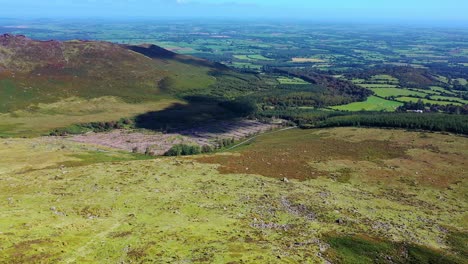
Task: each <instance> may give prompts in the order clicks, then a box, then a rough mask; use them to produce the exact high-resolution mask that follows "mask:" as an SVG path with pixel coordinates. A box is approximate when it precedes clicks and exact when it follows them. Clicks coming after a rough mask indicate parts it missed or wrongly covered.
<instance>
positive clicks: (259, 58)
mask: <svg viewBox="0 0 468 264" xmlns="http://www.w3.org/2000/svg"><path fill="white" fill-rule="evenodd" d="M248 57H249V58H250V59H253V60H263V61H272V60H273V59H270V58H267V57H265V56H263V55H260V54H255V55H248Z"/></svg>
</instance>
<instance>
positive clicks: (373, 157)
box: [0, 128, 468, 264]
mask: <svg viewBox="0 0 468 264" xmlns="http://www.w3.org/2000/svg"><path fill="white" fill-rule="evenodd" d="M467 143H468V142H467V140H466V138H464V137H458V136H455V135H443V134H437V133H420V132H405V131H401V130H382V129H364V128H359V129H356V128H334V129H322V130H320V129H317V130H312V131H311V130H299V129H291V130H288V131H282V132H278V133H274V134H268V135H262V136H259V137H258V138H257V139H256V140H254V141H252V142H251V143H250V144H248V145H244V146H241V147H239V148H236V149H234V150H232V151H231V152H226V153H218V154H211V155H205V156H198V157H176V158H170V157H159V158H155V159H151V160H149V159H148V158H147V157H143V156H142V155H134V154H131V153H122V152H118V151H115V150H113V149H109V148H104V147H102V148H96V146H94V145H86V144H81V143H80V144H78V143H74V142H70V141H67V140H65V139H63V138H34V139H0V145H1V146H2V148H1V149H0V156H1V157H2V159H0V178H1V179H2V184H1V185H0V241H1V248H2V250H0V262H2V263H117V262H119V263H120V262H121V263H182V262H184V263H330V262H331V263H337V264H338V263H353V264H354V263H363V264H367V263H369V264H371V263H387V264H390V263H401V264H403V263H440V264H442V263H443V264H448V263H466V261H464V259H465V260H466V256H467V248H466V239H467V232H466V227H467V225H466V224H467V221H466V217H467V214H466V212H467V201H466V191H467V188H468V185H467V181H466V178H467V176H468V175H467V170H466V160H467V158H468V151H467V150H468V146H467ZM141 159H146V160H141ZM285 177H286V178H287V179H284V178H285ZM327 261H329V262H327Z"/></svg>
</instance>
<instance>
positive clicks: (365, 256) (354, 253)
mask: <svg viewBox="0 0 468 264" xmlns="http://www.w3.org/2000/svg"><path fill="white" fill-rule="evenodd" d="M326 241H327V242H328V243H329V244H330V246H331V247H332V250H330V252H328V254H329V255H330V257H331V258H332V259H334V260H336V261H338V262H339V263H344V264H345V263H346V264H347V263H349V264H354V263H362V264H365V263H369V264H372V263H386V261H388V260H389V259H391V260H392V263H414V264H417V263H418V264H419V263H427V264H429V263H430V264H449V263H460V261H462V260H461V259H458V260H457V259H456V258H454V257H451V256H446V255H444V254H443V253H441V252H438V251H435V250H431V249H429V248H425V247H420V246H406V245H402V244H398V243H392V242H390V241H384V240H380V239H373V238H369V237H366V236H334V237H333V236H332V237H328V238H327V239H326ZM402 251H406V252H407V256H404V255H402V254H401V252H402Z"/></svg>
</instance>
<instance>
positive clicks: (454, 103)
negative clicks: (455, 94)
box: [395, 96, 462, 105]
mask: <svg viewBox="0 0 468 264" xmlns="http://www.w3.org/2000/svg"><path fill="white" fill-rule="evenodd" d="M448 98H452V97H448ZM395 100H397V101H400V102H414V103H415V102H417V101H419V100H421V101H422V102H423V103H425V104H435V105H462V104H461V103H457V102H447V101H436V100H429V99H421V98H415V97H406V96H405V97H398V98H395Z"/></svg>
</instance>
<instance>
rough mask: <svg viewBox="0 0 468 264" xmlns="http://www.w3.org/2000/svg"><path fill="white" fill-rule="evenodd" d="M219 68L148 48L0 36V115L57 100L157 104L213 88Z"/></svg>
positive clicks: (149, 46) (107, 43)
mask: <svg viewBox="0 0 468 264" xmlns="http://www.w3.org/2000/svg"><path fill="white" fill-rule="evenodd" d="M218 69H222V68H221V67H220V66H219V65H215V64H212V63H209V62H207V61H204V60H201V59H196V58H193V57H189V56H183V55H178V54H175V53H172V52H170V51H167V50H164V49H162V48H159V47H157V46H153V45H144V46H124V45H118V44H113V43H109V42H94V41H67V42H59V41H53V40H52V41H35V40H32V39H29V38H27V37H24V36H14V35H8V34H5V35H2V36H0V84H1V87H2V89H1V90H0V112H7V111H12V110H18V109H24V108H26V107H29V106H31V105H32V104H37V103H51V102H55V101H57V100H60V99H63V98H69V97H81V98H87V99H90V98H97V97H101V96H117V97H119V98H122V99H124V100H125V101H126V102H141V101H148V100H155V99H160V98H161V97H164V96H167V95H168V94H170V92H171V91H175V90H178V91H180V90H193V89H203V88H206V87H208V86H210V85H212V84H214V83H215V79H214V78H213V77H211V76H210V75H209V73H210V72H211V71H216V70H218Z"/></svg>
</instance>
